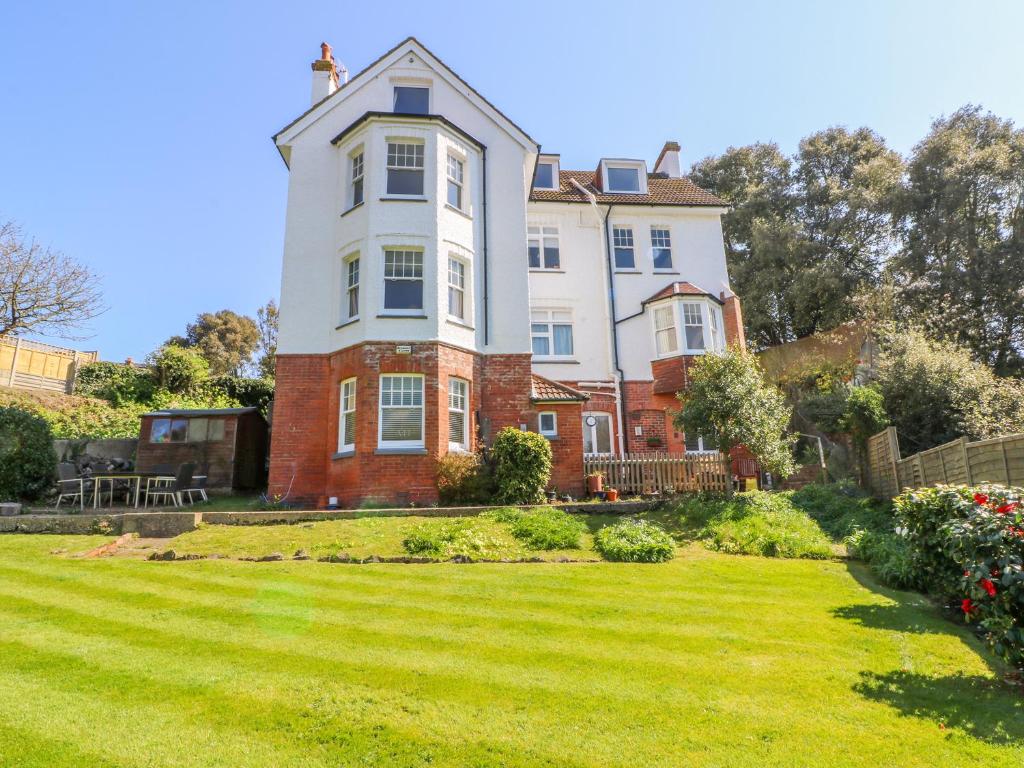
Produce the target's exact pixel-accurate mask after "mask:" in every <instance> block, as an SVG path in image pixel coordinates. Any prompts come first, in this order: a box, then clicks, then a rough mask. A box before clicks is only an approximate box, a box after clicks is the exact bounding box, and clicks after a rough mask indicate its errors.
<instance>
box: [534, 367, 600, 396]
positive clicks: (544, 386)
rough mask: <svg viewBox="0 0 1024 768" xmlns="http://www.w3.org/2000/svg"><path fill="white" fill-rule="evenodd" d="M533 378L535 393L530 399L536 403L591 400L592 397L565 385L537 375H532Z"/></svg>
mask: <svg viewBox="0 0 1024 768" xmlns="http://www.w3.org/2000/svg"><path fill="white" fill-rule="evenodd" d="M532 377H533V392H531V393H530V399H531V400H533V401H534V402H542V403H552V402H562V401H564V402H567V403H573V402H582V401H584V400H589V399H590V395H588V394H587V393H586V392H580V391H579V390H578V389H573V388H572V387H570V386H567V385H565V384H559V383H558V382H557V381H552V380H551V379H545V378H544V377H543V376H538V375H537V374H536V373H534V374H532Z"/></svg>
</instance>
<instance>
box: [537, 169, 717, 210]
mask: <svg viewBox="0 0 1024 768" xmlns="http://www.w3.org/2000/svg"><path fill="white" fill-rule="evenodd" d="M573 179H575V180H576V182H577V183H579V184H580V185H582V186H583V187H584V188H585V189H587V190H588V191H589V192H591V193H592V194H593V195H594V196H595V197H596V198H597V201H598V202H599V203H626V204H631V205H706V206H713V207H722V208H724V207H727V206H728V205H729V204H728V203H726V202H725V201H724V200H722V199H721V198H719V197H716V196H715V195H713V194H711V193H710V192H708V191H706V190H703V189H701V188H700V187H698V186H697V185H696V184H694V183H693V182H692V181H690V180H689V179H686V178H681V179H671V178H668V177H666V176H664V175H662V174H659V173H649V174H648V175H647V194H646V195H633V194H606V193H604V192H601V190H599V189H598V188H597V187H596V186H594V181H595V174H594V172H593V171H560V172H559V174H558V187H559V188H558V189H557V190H554V189H535V190H533V191H532V192H531V193H530V200H533V201H536V202H553V203H585V202H587V196H586V195H584V194H583V193H582V192H581V191H580V190H579V189H578V188H577V187H576V186H575V185H574V184H573V183H572V180H573Z"/></svg>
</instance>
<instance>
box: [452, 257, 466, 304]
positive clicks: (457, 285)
mask: <svg viewBox="0 0 1024 768" xmlns="http://www.w3.org/2000/svg"><path fill="white" fill-rule="evenodd" d="M448 314H449V315H451V316H452V317H457V318H458V319H459V320H465V319H466V265H465V263H464V262H462V261H460V260H459V259H457V258H455V257H454V256H449V257H448Z"/></svg>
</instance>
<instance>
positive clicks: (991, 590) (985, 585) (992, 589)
mask: <svg viewBox="0 0 1024 768" xmlns="http://www.w3.org/2000/svg"><path fill="white" fill-rule="evenodd" d="M981 588H982V589H984V590H985V591H986V592H988V596H989V597H995V596H996V585H995V584H993V583H992V582H991V581H989V580H988V579H982V580H981Z"/></svg>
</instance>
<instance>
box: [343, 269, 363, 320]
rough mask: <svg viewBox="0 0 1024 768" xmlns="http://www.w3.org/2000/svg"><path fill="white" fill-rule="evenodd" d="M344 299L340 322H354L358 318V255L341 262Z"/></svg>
mask: <svg viewBox="0 0 1024 768" xmlns="http://www.w3.org/2000/svg"><path fill="white" fill-rule="evenodd" d="M342 272H343V278H342V279H343V281H344V285H343V287H344V289H345V297H344V299H343V304H344V310H343V311H342V313H341V314H342V318H341V319H342V321H343V322H345V321H348V320H355V319H356V318H357V317H359V254H353V255H352V256H348V257H346V258H345V260H344V261H343V262H342Z"/></svg>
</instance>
